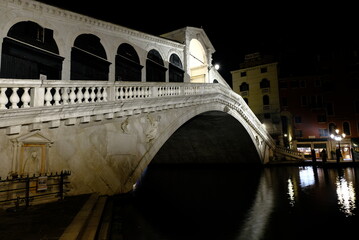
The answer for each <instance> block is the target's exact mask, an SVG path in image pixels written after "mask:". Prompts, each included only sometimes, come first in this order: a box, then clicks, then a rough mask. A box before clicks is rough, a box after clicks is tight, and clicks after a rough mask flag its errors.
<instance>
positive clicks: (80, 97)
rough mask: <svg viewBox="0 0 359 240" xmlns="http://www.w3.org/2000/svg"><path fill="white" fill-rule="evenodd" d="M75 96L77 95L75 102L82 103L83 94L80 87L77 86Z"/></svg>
mask: <svg viewBox="0 0 359 240" xmlns="http://www.w3.org/2000/svg"><path fill="white" fill-rule="evenodd" d="M76 97H77V103H82V98H83V97H84V95H83V93H82V88H81V87H79V88H78V91H77V94H76Z"/></svg>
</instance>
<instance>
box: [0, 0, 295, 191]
mask: <svg viewBox="0 0 359 240" xmlns="http://www.w3.org/2000/svg"><path fill="white" fill-rule="evenodd" d="M0 43H1V45H0V53H1V58H0V63H1V65H0V66H1V68H0V161H1V168H0V177H2V178H4V177H7V176H14V175H15V176H16V175H18V174H19V175H32V174H46V173H50V172H59V171H62V170H69V171H71V191H70V194H74V195H75V194H82V193H90V192H98V193H101V194H117V193H125V192H128V191H130V190H131V189H132V187H133V185H134V184H135V183H136V181H137V180H138V179H139V177H140V176H141V174H142V173H143V171H144V170H145V169H146V166H147V165H148V164H149V163H150V162H151V161H152V160H153V159H156V161H165V162H172V163H182V162H188V161H198V162H216V161H218V160H217V159H216V156H219V155H221V156H224V158H222V159H226V162H231V163H232V162H242V163H254V164H258V163H259V164H265V163H267V162H269V161H271V159H273V158H278V156H281V157H283V156H290V157H294V158H297V157H299V156H297V155H295V154H293V153H292V152H290V151H288V150H285V149H281V148H280V147H278V146H276V145H275V144H274V142H273V139H272V138H271V137H270V135H269V134H268V132H267V131H266V130H265V129H264V128H263V127H262V124H261V123H260V122H259V120H258V119H257V118H256V116H255V115H254V114H253V112H252V111H251V110H250V109H249V107H248V106H247V104H246V103H245V102H244V101H243V99H242V98H241V96H239V95H237V94H236V93H234V92H233V91H232V90H231V88H230V87H229V85H228V84H227V82H226V81H225V80H224V79H223V78H222V76H221V75H220V74H219V72H218V71H217V70H216V69H215V68H214V67H213V65H212V54H213V53H214V52H215V49H214V47H213V46H212V44H211V42H210V40H209V39H208V37H207V35H206V33H205V32H204V30H203V29H201V28H194V27H186V28H183V29H179V30H175V31H173V32H170V33H166V34H163V35H161V36H153V35H150V34H146V33H142V32H139V31H136V30H132V29H128V28H126V27H122V26H119V25H116V24H112V23H109V22H105V21H101V20H98V19H94V18H91V17H89V16H84V15H81V14H78V13H74V12H71V11H67V10H64V9H60V8H57V7H54V6H50V5H46V4H43V3H40V2H37V1H31V0H0ZM239 156H240V157H239Z"/></svg>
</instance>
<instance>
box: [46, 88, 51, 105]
mask: <svg viewBox="0 0 359 240" xmlns="http://www.w3.org/2000/svg"><path fill="white" fill-rule="evenodd" d="M45 89H46V93H45V106H51V101H52V95H51V89H52V88H51V87H47V88H45Z"/></svg>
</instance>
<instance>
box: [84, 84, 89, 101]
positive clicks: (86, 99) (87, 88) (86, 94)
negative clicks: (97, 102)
mask: <svg viewBox="0 0 359 240" xmlns="http://www.w3.org/2000/svg"><path fill="white" fill-rule="evenodd" d="M89 98H90V92H89V87H85V92H84V102H85V103H88V102H89Z"/></svg>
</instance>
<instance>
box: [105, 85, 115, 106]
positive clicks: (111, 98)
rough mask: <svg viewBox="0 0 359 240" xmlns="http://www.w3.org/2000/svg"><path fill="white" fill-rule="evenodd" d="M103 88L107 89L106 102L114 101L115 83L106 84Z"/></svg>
mask: <svg viewBox="0 0 359 240" xmlns="http://www.w3.org/2000/svg"><path fill="white" fill-rule="evenodd" d="M105 89H106V91H107V102H111V101H116V100H117V99H116V94H115V89H116V87H115V85H112V86H109V87H107V86H106V87H105Z"/></svg>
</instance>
